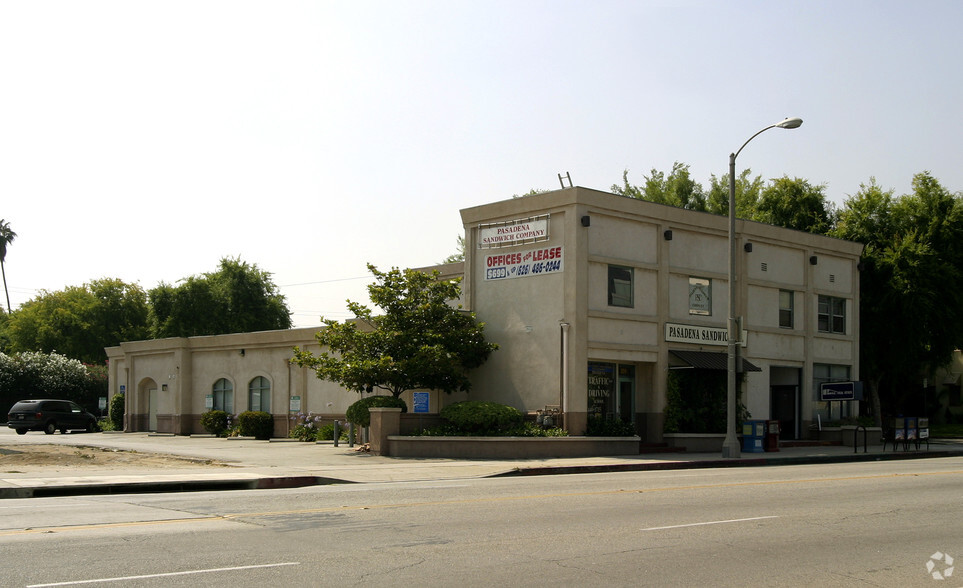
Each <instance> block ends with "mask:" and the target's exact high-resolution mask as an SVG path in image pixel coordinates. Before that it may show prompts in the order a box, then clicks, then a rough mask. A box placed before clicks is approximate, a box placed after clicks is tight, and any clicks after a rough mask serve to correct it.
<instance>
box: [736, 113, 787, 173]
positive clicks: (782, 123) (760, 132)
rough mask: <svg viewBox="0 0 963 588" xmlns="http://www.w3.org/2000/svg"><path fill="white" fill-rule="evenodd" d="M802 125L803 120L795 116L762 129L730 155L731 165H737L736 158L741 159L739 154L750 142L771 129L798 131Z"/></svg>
mask: <svg viewBox="0 0 963 588" xmlns="http://www.w3.org/2000/svg"><path fill="white" fill-rule="evenodd" d="M802 123H803V121H802V119H801V118H799V117H798V116H794V117H791V118H787V119H785V120H781V121H779V122H777V123H774V124H771V125H769V126H768V127H766V128H764V129H762V130H761V131H759V132H758V133H756V134H755V135H753V136H751V137H749V138H748V139H746V142H745V143H743V144H742V147H740V148H739V149H738V150H737V151H736V152H735V153H732V154H730V155H729V163H730V164H732V163H735V162H736V158H737V157H739V154H740V153H742V150H743V149H745V147H746V145H748V144H749V141H752V140H753V139H755V138H756V137H758V136H759V135H761V134H763V133H765V132H766V131H768V130H769V129H773V128H776V127H779V128H780V129H796V128H799V127H800V126H801V125H802Z"/></svg>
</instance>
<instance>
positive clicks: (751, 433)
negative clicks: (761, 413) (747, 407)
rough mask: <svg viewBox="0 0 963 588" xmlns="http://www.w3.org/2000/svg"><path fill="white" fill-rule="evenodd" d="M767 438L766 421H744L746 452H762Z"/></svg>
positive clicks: (743, 445)
mask: <svg viewBox="0 0 963 588" xmlns="http://www.w3.org/2000/svg"><path fill="white" fill-rule="evenodd" d="M765 439H766V421H745V422H743V423H742V450H743V451H745V452H746V453H762V452H763V451H765V448H764V447H763V443H764V442H765Z"/></svg>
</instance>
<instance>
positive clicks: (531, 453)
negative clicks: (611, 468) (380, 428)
mask: <svg viewBox="0 0 963 588" xmlns="http://www.w3.org/2000/svg"><path fill="white" fill-rule="evenodd" d="M387 441H388V452H387V454H388V455H390V456H392V457H436V458H451V459H534V458H551V457H599V456H606V455H638V454H639V442H640V439H639V438H638V437H406V436H401V435H390V436H388V439H387Z"/></svg>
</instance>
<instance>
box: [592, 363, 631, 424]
mask: <svg viewBox="0 0 963 588" xmlns="http://www.w3.org/2000/svg"><path fill="white" fill-rule="evenodd" d="M588 396H589V397H588V412H589V415H591V416H595V417H602V418H605V419H615V418H617V419H619V420H621V421H622V422H624V423H634V422H635V366H634V365H630V364H617V363H608V362H601V361H590V362H589V364H588Z"/></svg>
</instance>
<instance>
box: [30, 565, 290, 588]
mask: <svg viewBox="0 0 963 588" xmlns="http://www.w3.org/2000/svg"><path fill="white" fill-rule="evenodd" d="M299 565H301V562H299V561H287V562H284V563H276V564H261V565H256V566H237V567H233V568H211V569H208V570H190V571H186V572H166V573H163V574H145V575H143V576H121V577H118V578H96V579H94V580H75V581H71V582H54V583H52V584H30V585H29V586H27V588H50V587H51V586H78V585H81V584H103V583H106V582H127V581H130V580H147V579H150V578H169V577H172V576H189V575H191V574H212V573H216V572H236V571H240V570H256V569H263V568H280V567H283V566H299Z"/></svg>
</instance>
